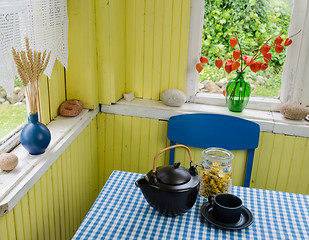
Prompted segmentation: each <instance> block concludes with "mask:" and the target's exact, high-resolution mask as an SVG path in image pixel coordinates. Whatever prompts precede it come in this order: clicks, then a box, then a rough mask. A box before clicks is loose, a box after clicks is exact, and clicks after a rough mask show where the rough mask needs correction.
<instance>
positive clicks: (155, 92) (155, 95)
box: [151, 0, 164, 100]
mask: <svg viewBox="0 0 309 240" xmlns="http://www.w3.org/2000/svg"><path fill="white" fill-rule="evenodd" d="M154 3H155V6H154V12H155V14H154V34H153V70H152V74H153V75H152V79H153V80H152V86H151V91H152V92H151V98H152V99H154V100H159V99H160V82H161V81H162V79H161V73H162V65H161V63H162V61H161V60H162V39H163V6H164V0H156V1H155V2H154Z"/></svg>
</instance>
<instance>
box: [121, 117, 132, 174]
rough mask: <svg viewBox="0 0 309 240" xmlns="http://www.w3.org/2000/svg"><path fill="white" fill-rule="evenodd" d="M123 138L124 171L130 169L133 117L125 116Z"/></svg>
mask: <svg viewBox="0 0 309 240" xmlns="http://www.w3.org/2000/svg"><path fill="white" fill-rule="evenodd" d="M122 124H123V128H122V129H123V140H122V163H121V168H122V169H123V170H124V171H130V170H131V169H130V159H131V158H130V156H131V137H132V136H131V135H132V117H129V116H123V122H122Z"/></svg>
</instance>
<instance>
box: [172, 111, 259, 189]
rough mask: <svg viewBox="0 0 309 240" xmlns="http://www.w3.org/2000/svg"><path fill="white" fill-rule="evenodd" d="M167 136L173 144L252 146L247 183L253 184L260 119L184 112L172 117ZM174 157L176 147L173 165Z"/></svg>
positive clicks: (235, 147)
mask: <svg viewBox="0 0 309 240" xmlns="http://www.w3.org/2000/svg"><path fill="white" fill-rule="evenodd" d="M167 136H168V139H169V140H170V141H171V146H172V145H175V144H176V143H180V144H184V145H187V146H191V147H197V148H209V147H220V148H225V149H227V150H248V151H249V152H248V159H247V166H246V174H245V182H244V186H245V187H249V185H250V179H251V172H252V165H253V157H254V150H255V148H257V147H258V144H259V136H260V126H259V125H258V124H257V123H254V122H252V121H249V120H246V119H242V118H238V117H233V116H228V115H221V114H210V113H196V114H195V113H194V114H183V115H177V116H173V117H171V118H170V119H169V122H168V134H167ZM174 157H175V149H172V150H171V151H170V161H169V164H170V165H172V164H174Z"/></svg>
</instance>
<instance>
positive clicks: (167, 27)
mask: <svg viewBox="0 0 309 240" xmlns="http://www.w3.org/2000/svg"><path fill="white" fill-rule="evenodd" d="M172 13H173V0H165V1H164V19H163V40H162V79H161V91H160V93H162V92H163V91H164V90H166V89H168V88H169V79H170V57H171V34H172Z"/></svg>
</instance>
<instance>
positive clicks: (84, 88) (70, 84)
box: [66, 0, 98, 109]
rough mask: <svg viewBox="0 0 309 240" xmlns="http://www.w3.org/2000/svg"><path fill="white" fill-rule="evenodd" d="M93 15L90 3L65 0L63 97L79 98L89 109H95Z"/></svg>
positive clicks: (93, 8) (96, 82)
mask: <svg viewBox="0 0 309 240" xmlns="http://www.w3.org/2000/svg"><path fill="white" fill-rule="evenodd" d="M95 16H96V14H95V1H94V0H89V1H83V0H69V1H68V17H69V33H68V44H69V58H68V69H67V72H66V90H67V98H68V99H80V100H82V101H83V102H84V105H85V107H86V108H91V109H96V108H97V106H98V79H97V60H96V32H95V31H96V28H95V26H96V24H95V22H96V21H95Z"/></svg>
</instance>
